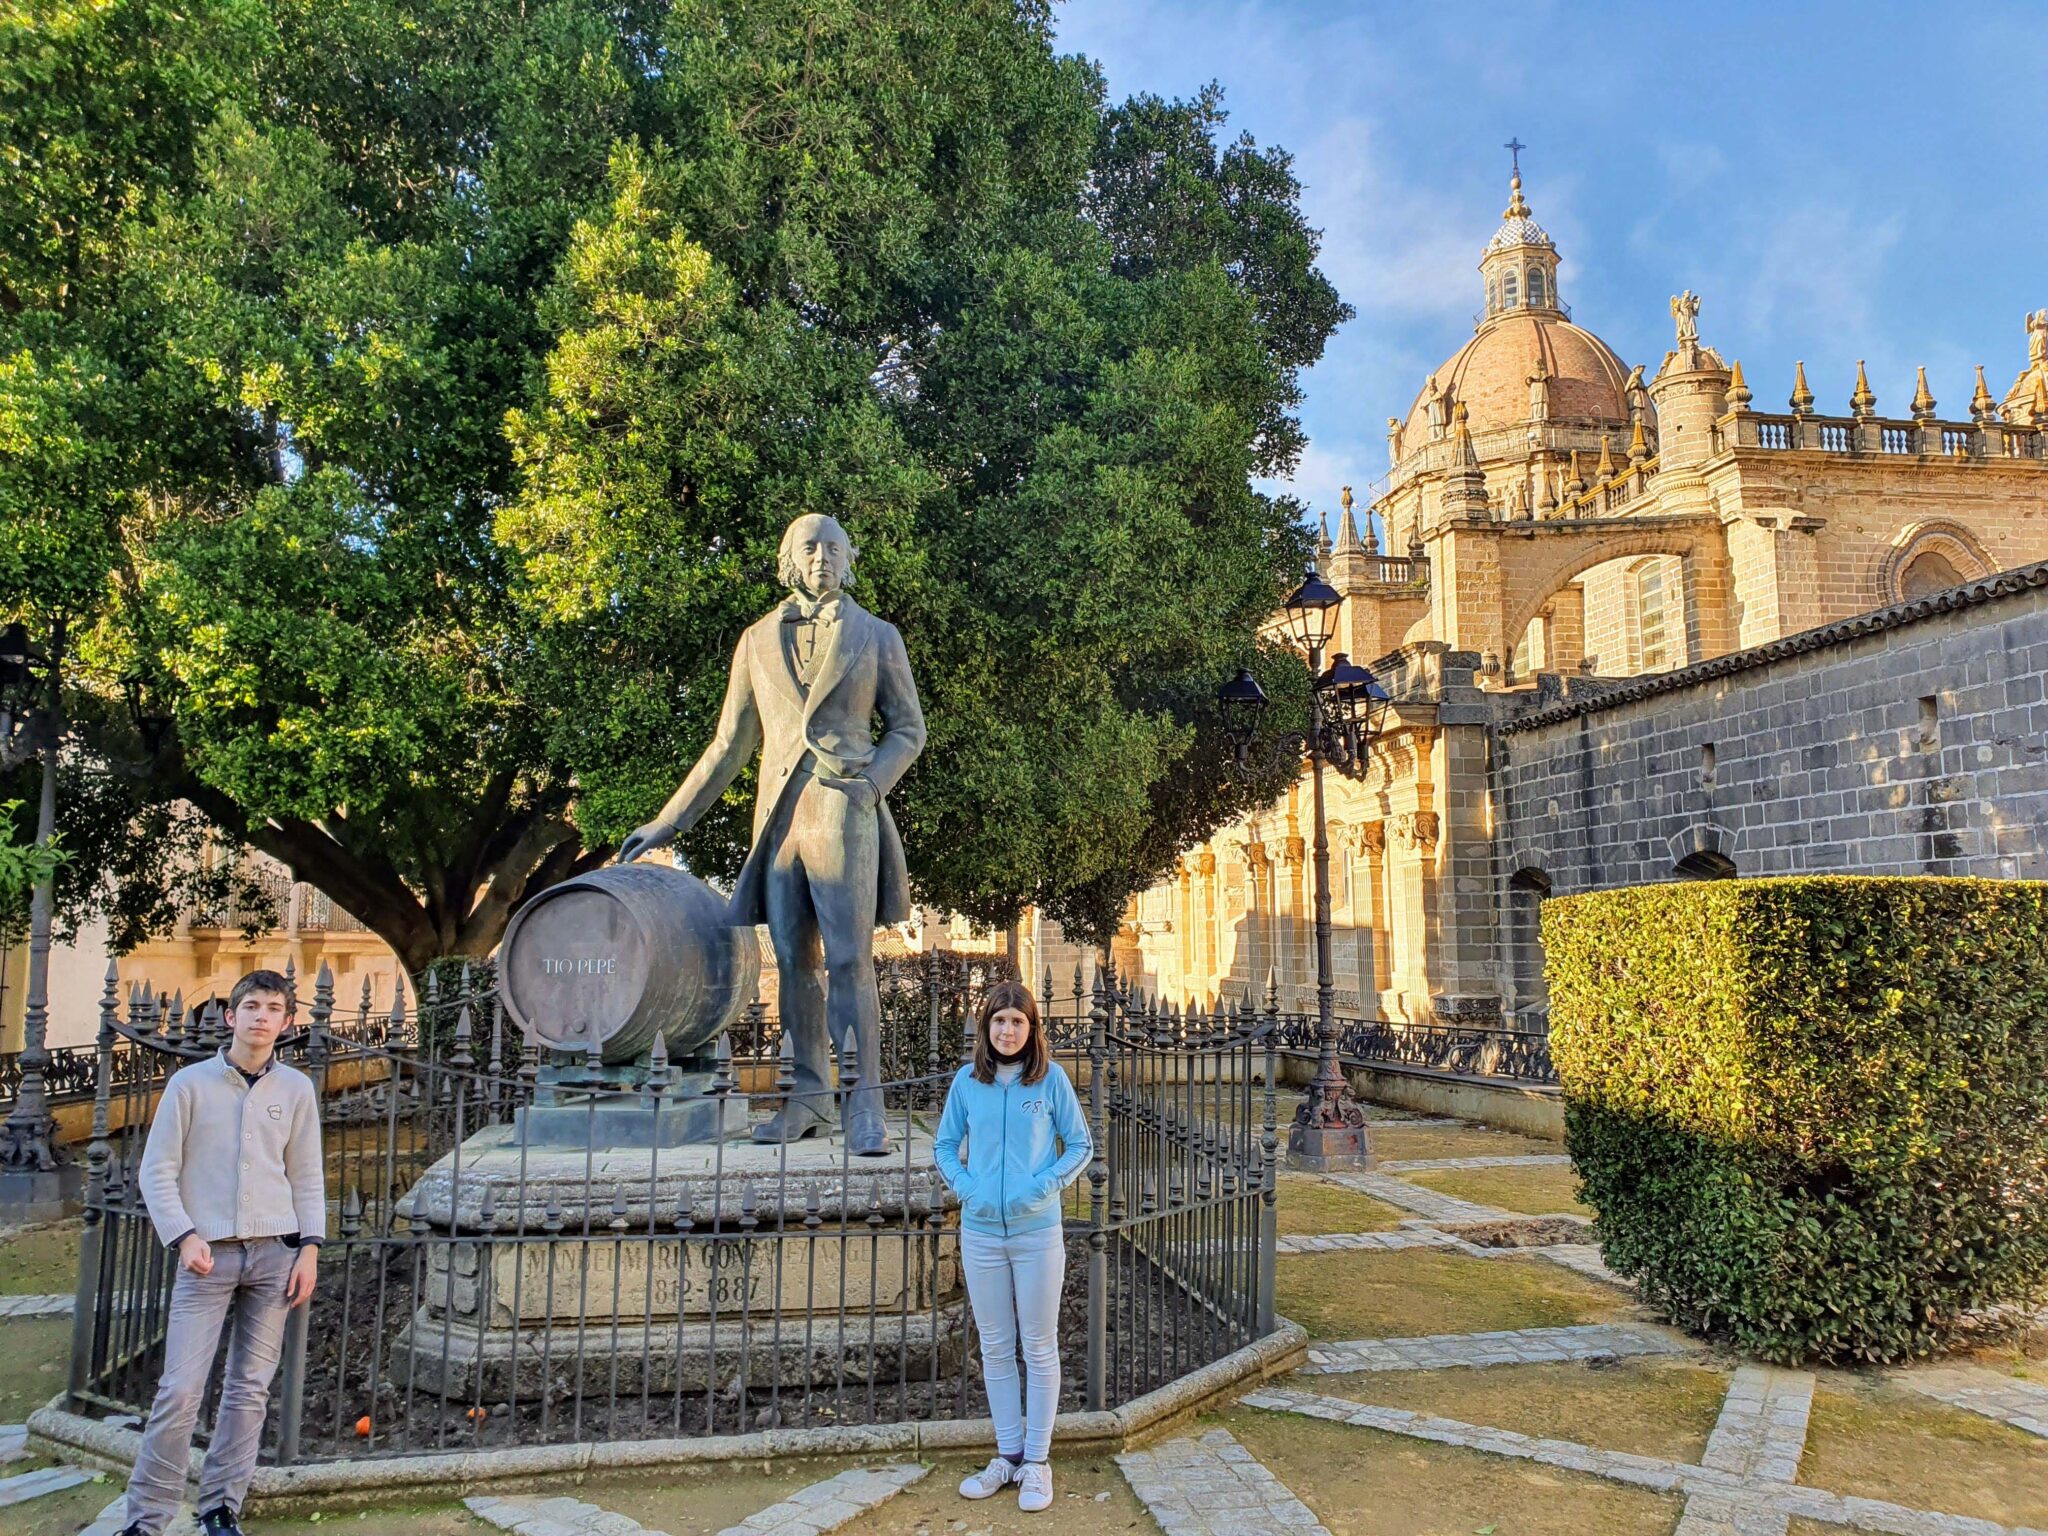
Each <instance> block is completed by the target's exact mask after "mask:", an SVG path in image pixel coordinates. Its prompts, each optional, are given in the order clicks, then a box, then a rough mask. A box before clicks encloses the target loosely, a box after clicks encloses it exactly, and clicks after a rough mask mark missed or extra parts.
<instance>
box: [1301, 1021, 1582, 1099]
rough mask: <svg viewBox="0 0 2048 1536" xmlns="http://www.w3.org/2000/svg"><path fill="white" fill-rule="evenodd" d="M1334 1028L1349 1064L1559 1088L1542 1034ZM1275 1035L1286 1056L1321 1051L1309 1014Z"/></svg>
mask: <svg viewBox="0 0 2048 1536" xmlns="http://www.w3.org/2000/svg"><path fill="white" fill-rule="evenodd" d="M1336 1023H1337V1056H1338V1059H1339V1060H1340V1061H1343V1062H1346V1063H1349V1064H1353V1065H1357V1066H1371V1065H1373V1064H1374V1063H1380V1062H1385V1063H1391V1064H1393V1065H1396V1066H1404V1067H1427V1068H1429V1069H1430V1070H1432V1071H1437V1072H1452V1073H1456V1074H1458V1075H1459V1076H1464V1077H1501V1078H1508V1079H1511V1080H1513V1081H1515V1082H1521V1083H1530V1084H1537V1085H1543V1086H1555V1085H1556V1083H1557V1068H1556V1067H1555V1066H1553V1065H1552V1064H1551V1060H1550V1036H1549V1035H1548V1034H1546V1033H1544V1032H1543V1031H1541V1030H1525V1029H1506V1028H1501V1027H1497V1026H1491V1025H1464V1024H1402V1023H1394V1022H1390V1021H1388V1020H1385V1019H1346V1018H1340V1019H1338V1020H1337V1021H1336ZM1277 1032H1278V1036H1279V1040H1280V1046H1281V1049H1282V1050H1283V1051H1285V1052H1287V1053H1288V1054H1289V1055H1307V1056H1314V1055H1316V1054H1317V1053H1318V1051H1319V1049H1320V1046H1319V1042H1318V1040H1317V1035H1316V1016H1315V1015H1314V1014H1312V1013H1289V1014H1282V1015H1281V1016H1280V1019H1279V1024H1278V1031H1277Z"/></svg>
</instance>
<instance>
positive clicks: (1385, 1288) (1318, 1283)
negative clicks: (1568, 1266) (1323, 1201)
mask: <svg viewBox="0 0 2048 1536" xmlns="http://www.w3.org/2000/svg"><path fill="white" fill-rule="evenodd" d="M1274 1301H1275V1303H1276V1304H1277V1306H1278V1307H1279V1310H1280V1312H1281V1314H1282V1315H1283V1316H1286V1317H1290V1318H1292V1319H1293V1320H1294V1321H1295V1322H1297V1323H1300V1324H1301V1325H1302V1327H1304V1328H1306V1329H1307V1330H1308V1333H1309V1337H1311V1338H1316V1339H1379V1338H1413V1337H1415V1336H1417V1335H1420V1334H1430V1333H1482V1332H1488V1331H1491V1330H1493V1329H1503V1328H1557V1327H1564V1326H1567V1325H1569V1324H1572V1323H1597V1322H1605V1321H1607V1320H1609V1319H1612V1318H1618V1317H1626V1316H1630V1315H1632V1309H1631V1306H1630V1304H1629V1302H1628V1300H1627V1299H1626V1298H1625V1297H1624V1296H1623V1295H1622V1294H1621V1293H1620V1292H1618V1291H1615V1290H1613V1289H1610V1288H1609V1287H1607V1286H1604V1285H1600V1284H1598V1283H1597V1282H1595V1281H1592V1280H1587V1279H1583V1278H1582V1277H1580V1276H1578V1275H1575V1274H1573V1273H1571V1272H1570V1271H1569V1270H1565V1269H1560V1268H1558V1267H1557V1266H1556V1265H1554V1264H1550V1263H1547V1262H1545V1261H1544V1260H1542V1259H1536V1258H1500V1259H1475V1258H1468V1257H1467V1256H1465V1255H1464V1254H1459V1253H1443V1252H1438V1251H1434V1250H1430V1249H1409V1250H1407V1251H1405V1252H1400V1253H1373V1252H1353V1253H1314V1254H1298V1255H1284V1256H1282V1257H1281V1259H1280V1260H1279V1261H1278V1266H1277V1280H1276V1283H1275V1288H1274Z"/></svg>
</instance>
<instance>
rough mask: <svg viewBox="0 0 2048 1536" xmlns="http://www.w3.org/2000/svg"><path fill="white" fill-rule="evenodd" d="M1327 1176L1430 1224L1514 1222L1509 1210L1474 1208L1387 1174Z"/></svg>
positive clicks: (1513, 1214)
mask: <svg viewBox="0 0 2048 1536" xmlns="http://www.w3.org/2000/svg"><path fill="white" fill-rule="evenodd" d="M1327 1177H1328V1178H1329V1180H1330V1182H1331V1183H1333V1184H1341V1185H1343V1186H1344V1187H1345V1188H1346V1189H1351V1190H1356V1191H1357V1192H1358V1193H1359V1194H1361V1195H1371V1196H1372V1197H1373V1199H1375V1200H1380V1201H1384V1202H1385V1203H1386V1204H1388V1205H1393V1206H1399V1207H1400V1208H1401V1209H1402V1210H1404V1211H1413V1212H1414V1213H1415V1214H1416V1215H1418V1216H1422V1217H1426V1218H1427V1219H1429V1220H1430V1221H1449V1222H1461V1221H1514V1220H1517V1219H1518V1218H1517V1217H1516V1215H1515V1213H1514V1212H1512V1211H1503V1210H1498V1209H1496V1208H1495V1207H1493V1206H1490V1205H1476V1204H1474V1203H1473V1202H1472V1201H1470V1200H1458V1199H1454V1198H1453V1197H1451V1196H1450V1195H1446V1194H1441V1193H1439V1192H1438V1191H1436V1190H1434V1189H1424V1188H1423V1187H1422V1186H1421V1185H1420V1184H1410V1183H1409V1182H1408V1181H1407V1180H1406V1179H1401V1178H1396V1177H1395V1176H1394V1175H1393V1174H1391V1173H1333V1174H1329V1175H1327Z"/></svg>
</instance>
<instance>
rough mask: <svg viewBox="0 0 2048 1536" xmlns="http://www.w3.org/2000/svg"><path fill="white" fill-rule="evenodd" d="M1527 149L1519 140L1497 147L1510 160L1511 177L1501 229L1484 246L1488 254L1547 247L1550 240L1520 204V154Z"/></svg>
mask: <svg viewBox="0 0 2048 1536" xmlns="http://www.w3.org/2000/svg"><path fill="white" fill-rule="evenodd" d="M1528 147H1529V146H1528V145H1526V144H1524V143H1523V142H1522V141H1521V140H1520V139H1509V140H1508V141H1507V143H1505V144H1503V145H1502V146H1501V148H1503V149H1505V150H1507V151H1508V152H1509V153H1510V154H1511V155H1513V156H1514V173H1513V176H1512V177H1511V178H1510V180H1509V182H1508V206H1507V208H1506V210H1505V211H1504V212H1502V214H1501V221H1502V222H1501V226H1500V228H1499V229H1497V230H1495V231H1494V232H1493V238H1492V239H1491V240H1489V241H1487V242H1486V249H1487V250H1488V251H1489V252H1492V251H1503V250H1506V249H1507V248H1508V247H1509V246H1514V245H1541V246H1548V245H1550V244H1551V239H1550V236H1549V235H1547V234H1545V233H1544V230H1543V226H1542V225H1541V224H1538V223H1537V222H1536V221H1535V220H1534V219H1533V218H1531V217H1530V216H1529V205H1528V204H1527V203H1526V202H1524V201H1523V200H1522V151H1523V150H1525V149H1527V148H1528Z"/></svg>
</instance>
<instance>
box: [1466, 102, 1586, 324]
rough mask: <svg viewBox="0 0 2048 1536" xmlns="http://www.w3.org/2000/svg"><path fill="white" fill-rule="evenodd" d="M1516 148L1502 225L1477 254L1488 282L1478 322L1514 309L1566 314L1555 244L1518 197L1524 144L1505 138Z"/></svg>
mask: <svg viewBox="0 0 2048 1536" xmlns="http://www.w3.org/2000/svg"><path fill="white" fill-rule="evenodd" d="M1507 148H1508V149H1509V150H1511V151H1512V152H1513V153H1514V156H1515V162H1514V174H1513V176H1512V177H1511V178H1510V180H1509V182H1508V205H1507V208H1506V209H1505V210H1503V212H1502V213H1501V225H1500V228H1499V229H1497V230H1495V231H1494V232H1493V238H1492V239H1491V240H1489V241H1487V242H1486V250H1485V251H1484V252H1483V253H1482V254H1481V256H1480V258H1479V275H1480V277H1481V279H1482V280H1483V281H1484V283H1485V285H1486V309H1485V312H1484V314H1483V315H1482V316H1481V317H1480V324H1482V325H1484V324H1485V323H1486V322H1487V321H1489V320H1493V319H1495V318H1497V317H1499V316H1501V315H1509V314H1513V313H1515V312H1516V311H1518V310H1526V309H1533V310H1536V311H1538V312H1539V313H1548V314H1564V313H1566V312H1567V311H1566V310H1565V307H1564V304H1563V303H1562V301H1560V300H1559V298H1558V295H1557V246H1556V244H1555V243H1554V242H1553V241H1552V240H1551V238H1550V236H1549V235H1548V234H1547V233H1545V231H1544V228H1543V226H1542V225H1541V224H1538V223H1537V222H1536V220H1535V218H1534V216H1533V215H1531V213H1530V211H1529V204H1528V203H1527V202H1526V201H1525V200H1524V199H1523V197H1522V156H1521V152H1522V150H1523V149H1525V148H1527V146H1526V145H1524V144H1521V143H1519V142H1517V141H1515V140H1512V139H1511V140H1509V141H1508V144H1507Z"/></svg>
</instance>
